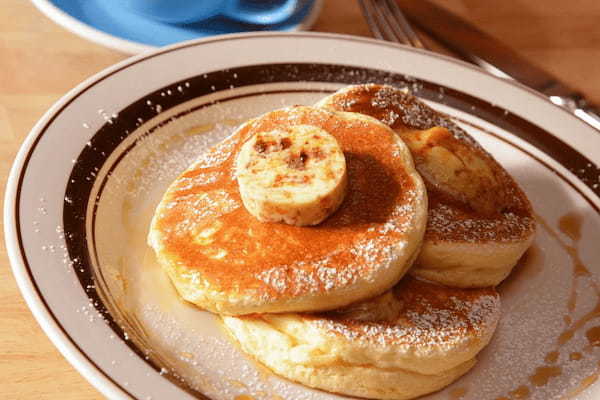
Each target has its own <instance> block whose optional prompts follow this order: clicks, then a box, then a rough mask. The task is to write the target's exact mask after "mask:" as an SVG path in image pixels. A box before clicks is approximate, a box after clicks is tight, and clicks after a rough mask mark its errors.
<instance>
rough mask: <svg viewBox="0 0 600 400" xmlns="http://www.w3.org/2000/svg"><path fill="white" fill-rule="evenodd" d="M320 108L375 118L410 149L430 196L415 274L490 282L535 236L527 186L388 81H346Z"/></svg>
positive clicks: (471, 283) (460, 283)
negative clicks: (378, 83) (425, 226)
mask: <svg viewBox="0 0 600 400" xmlns="http://www.w3.org/2000/svg"><path fill="white" fill-rule="evenodd" d="M317 106H319V107H323V108H326V109H329V110H337V111H350V112H359V113H363V114H365V115H369V116H372V117H374V118H376V119H378V120H380V121H382V122H383V123H385V124H387V125H388V126H390V127H391V128H392V129H393V130H394V131H395V132H396V133H397V134H398V135H399V136H400V137H401V138H402V139H403V140H404V141H405V143H406V144H407V145H408V147H409V148H410V149H411V153H412V155H413V158H414V161H415V165H416V168H417V171H419V173H420V174H421V176H422V177H423V180H424V181H425V185H426V187H427V193H428V198H429V210H428V222H427V230H426V233H425V237H424V240H423V249H422V251H421V253H420V255H419V257H418V258H417V261H416V263H415V266H414V268H412V269H411V273H412V274H413V275H415V276H419V277H422V278H425V279H428V280H431V281H435V282H439V283H442V284H446V285H450V286H456V287H486V286H494V285H497V284H499V283H500V282H501V281H502V280H503V279H504V278H506V276H507V275H508V274H509V273H510V271H511V270H512V268H513V267H514V266H515V264H516V263H517V261H518V260H519V258H520V257H521V256H522V255H523V253H524V252H525V250H527V248H528V247H529V246H530V245H531V242H532V241H533V237H534V234H535V219H534V216H533V211H532V208H531V205H530V203H529V200H528V199H527V197H526V196H525V194H524V192H523V191H522V190H521V189H520V188H519V186H518V185H517V183H516V182H515V181H514V180H513V179H512V177H511V176H510V175H509V174H508V173H507V172H506V170H504V168H502V166H500V164H498V162H496V161H495V160H494V159H493V157H492V156H491V155H490V154H488V153H487V152H486V151H485V150H484V149H483V148H482V147H481V146H480V145H479V144H478V143H477V142H476V141H475V140H474V139H473V138H472V137H471V136H469V135H468V134H467V133H466V132H465V131H463V130H462V129H461V128H459V127H458V126H457V125H456V124H454V123H453V122H452V121H451V120H450V119H449V118H448V117H447V116H445V115H442V114H440V113H438V112H436V111H435V110H433V109H431V108H430V107H428V106H427V105H426V104H424V103H423V102H421V101H419V100H418V99H416V98H415V97H414V96H412V95H410V94H408V93H407V91H405V90H401V89H397V88H394V87H391V86H386V85H375V84H368V85H358V86H350V87H347V88H344V89H342V90H340V91H338V92H336V93H334V94H333V95H331V96H328V97H326V98H325V99H323V100H322V101H320V102H319V103H318V104H317Z"/></svg>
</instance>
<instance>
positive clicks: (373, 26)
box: [358, 0, 385, 40]
mask: <svg viewBox="0 0 600 400" xmlns="http://www.w3.org/2000/svg"><path fill="white" fill-rule="evenodd" d="M358 4H359V5H360V8H361V9H362V12H363V15H364V16H365V18H366V19H367V25H369V29H370V30H371V33H372V34H373V36H375V38H376V39H379V40H385V38H384V37H383V34H382V32H381V29H380V28H379V24H378V22H377V20H376V16H375V15H374V13H375V10H373V4H372V3H371V0H358Z"/></svg>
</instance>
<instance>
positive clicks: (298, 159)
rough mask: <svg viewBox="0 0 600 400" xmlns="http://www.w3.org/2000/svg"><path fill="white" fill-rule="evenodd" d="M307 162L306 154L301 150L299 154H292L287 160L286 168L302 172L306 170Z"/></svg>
mask: <svg viewBox="0 0 600 400" xmlns="http://www.w3.org/2000/svg"><path fill="white" fill-rule="evenodd" d="M307 161H308V154H307V153H306V152H305V151H304V150H302V151H300V153H299V154H292V155H290V157H289V158H288V161H287V164H288V167H290V168H292V169H297V170H303V169H305V168H306V162H307Z"/></svg>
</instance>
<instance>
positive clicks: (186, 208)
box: [148, 106, 427, 315]
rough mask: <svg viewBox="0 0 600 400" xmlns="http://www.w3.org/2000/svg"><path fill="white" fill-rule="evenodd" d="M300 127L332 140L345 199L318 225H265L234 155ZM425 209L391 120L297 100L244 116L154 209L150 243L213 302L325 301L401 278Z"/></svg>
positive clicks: (275, 306) (233, 306)
mask: <svg viewBox="0 0 600 400" xmlns="http://www.w3.org/2000/svg"><path fill="white" fill-rule="evenodd" d="M298 125H303V126H314V127H317V128H319V129H323V130H325V131H326V132H328V133H329V134H331V135H332V136H333V137H335V139H336V140H337V142H338V144H339V146H340V147H341V149H342V151H343V154H344V157H345V161H346V168H347V175H348V178H347V193H346V196H345V198H344V200H343V202H342V203H341V205H340V206H339V208H338V209H337V211H336V212H335V213H334V214H332V215H331V216H329V217H328V218H327V219H325V220H324V221H323V222H322V223H320V224H318V225H315V226H292V225H287V224H283V223H269V222H260V221H259V220H258V219H257V218H255V217H254V216H253V215H251V214H250V213H249V212H248V211H247V210H246V209H245V208H244V205H243V204H242V200H241V198H240V193H239V190H238V186H237V182H236V179H235V171H234V168H233V166H234V165H235V160H236V156H237V154H238V153H239V151H240V148H241V147H242V146H243V145H244V143H245V142H247V141H248V140H250V139H251V138H252V137H254V135H256V134H257V133H260V132H268V131H272V130H273V129H275V128H278V129H279V128H282V127H285V128H289V127H292V126H298ZM426 215H427V196H426V190H425V187H424V184H423V182H422V180H421V178H420V176H419V174H418V173H417V172H416V171H415V169H414V164H413V161H412V158H411V156H410V152H409V151H408V149H407V147H406V146H405V144H404V143H403V142H402V140H400V139H399V138H398V136H397V135H396V134H395V133H394V132H393V131H392V130H391V129H390V128H389V127H387V126H386V125H385V124H382V123H381V122H379V121H377V120H375V119H373V118H371V117H368V116H364V115H361V114H354V113H338V112H331V111H327V110H323V109H316V108H311V107H301V106H298V107H292V108H286V109H282V110H277V111H273V112H269V113H267V114H265V115H263V116H261V117H258V118H256V119H254V120H251V121H249V122H247V123H245V124H244V125H243V126H241V127H240V128H239V129H238V130H237V131H236V132H235V133H234V134H233V135H232V136H230V137H229V138H227V139H226V140H224V141H223V142H221V143H220V144H218V145H216V146H215V147H213V148H212V149H210V150H209V151H208V152H207V153H206V154H205V155H203V156H201V157H200V159H199V160H198V161H197V162H196V163H195V164H194V165H192V166H191V167H190V168H189V169H188V170H186V171H185V172H184V173H183V174H182V175H180V176H179V177H178V178H177V179H176V180H175V181H174V182H173V183H172V185H171V186H170V187H169V189H168V190H167V192H166V193H165V195H164V197H163V199H162V200H161V202H160V204H159V205H158V207H157V210H156V212H155V215H154V218H153V220H152V224H151V228H150V232H149V237H148V242H149V244H150V245H151V246H152V247H153V249H154V250H155V253H156V255H157V259H158V261H159V263H160V264H161V266H162V267H163V269H164V270H165V271H166V272H167V274H168V275H169V276H170V278H171V280H172V282H173V284H174V286H175V287H176V289H177V290H178V292H179V294H180V295H181V296H182V297H183V298H184V299H185V300H187V301H189V302H191V303H194V304H196V305H198V306H199V307H202V308H204V309H207V310H209V311H212V312H215V313H222V314H228V315H240V314H249V313H265V312H293V311H317V310H330V309H335V308H338V307H342V306H345V305H348V304H350V303H353V302H356V301H359V300H363V299H366V298H370V297H373V296H376V295H379V294H381V293H383V292H385V291H386V290H388V289H389V288H391V287H392V286H393V285H395V284H396V283H397V282H398V281H399V280H400V278H401V277H402V276H403V275H404V274H405V273H406V271H407V269H408V268H409V267H410V265H411V263H412V261H413V260H414V258H415V257H416V254H417V251H418V250H419V248H420V244H421V240H422V237H423V234H424V231H425V224H426Z"/></svg>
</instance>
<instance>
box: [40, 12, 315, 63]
mask: <svg viewBox="0 0 600 400" xmlns="http://www.w3.org/2000/svg"><path fill="white" fill-rule="evenodd" d="M321 2H322V1H320V0H318V1H315V2H307V4H306V5H305V6H303V7H301V8H300V9H299V10H298V11H297V12H296V13H294V14H293V15H292V16H291V17H290V18H289V19H288V20H286V21H284V22H283V23H280V24H277V25H250V24H245V23H240V22H237V21H233V20H230V19H227V18H223V17H214V18H210V19H206V20H203V21H199V22H195V23H190V24H167V23H163V22H159V21H155V20H152V19H149V18H147V17H144V16H142V15H139V14H136V13H133V12H131V11H128V10H127V9H125V8H122V7H118V6H117V7H115V6H114V3H113V2H110V3H111V4H110V5H109V4H106V3H108V2H105V1H103V0H34V3H35V4H36V6H37V7H38V8H39V9H40V10H41V11H42V12H44V13H45V14H46V15H47V16H48V17H49V18H51V19H53V20H54V21H55V22H57V23H59V24H60V25H63V26H64V27H65V28H67V29H69V30H71V31H73V32H74V33H76V34H79V35H81V36H83V37H85V38H87V39H90V40H93V41H95V42H98V43H100V44H103V45H106V46H109V47H112V48H116V49H118V50H122V51H125V52H128V53H132V52H134V53H135V52H139V51H142V50H147V49H150V48H152V47H160V46H165V45H169V44H173V43H177V42H181V41H184V40H190V39H196V38H201V37H206V36H213V35H220V34H225V33H234V32H249V31H254V32H255V31H293V30H299V29H306V28H307V27H308V26H310V24H311V23H312V22H313V21H314V19H315V18H316V15H317V13H318V11H319V9H320V7H321ZM65 14H66V15H65ZM69 17H70V18H69ZM73 20H75V21H73ZM85 25H87V29H86V26H85ZM98 31H100V32H98ZM111 37H112V38H114V40H112V41H111ZM136 45H137V46H136Z"/></svg>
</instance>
